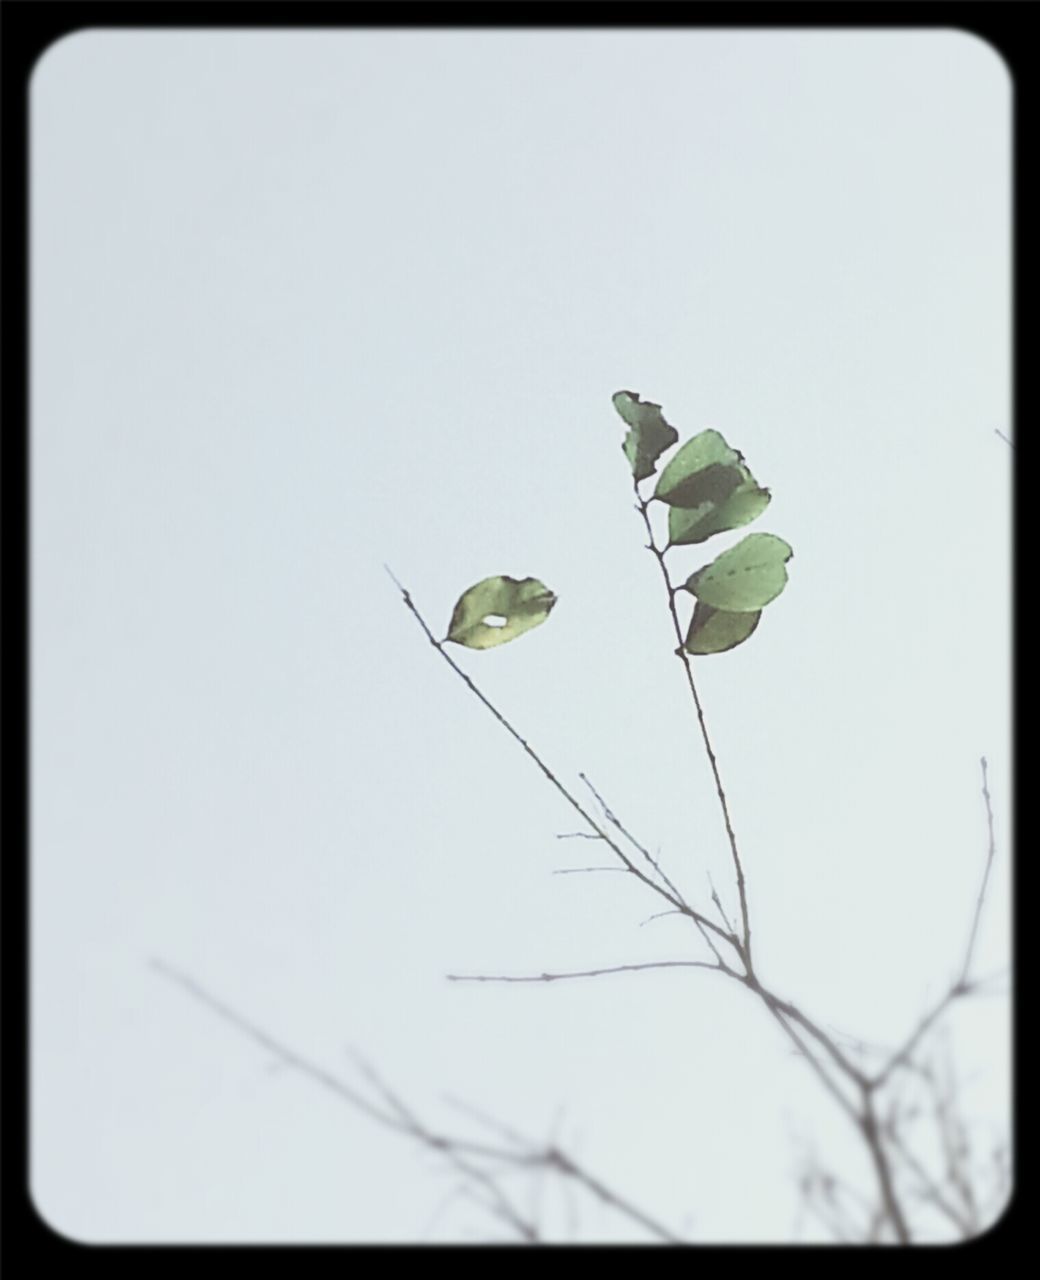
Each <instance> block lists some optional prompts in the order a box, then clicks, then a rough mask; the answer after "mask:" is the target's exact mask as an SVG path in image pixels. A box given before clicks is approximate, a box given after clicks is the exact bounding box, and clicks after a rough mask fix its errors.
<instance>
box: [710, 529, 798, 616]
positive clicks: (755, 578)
mask: <svg viewBox="0 0 1040 1280" xmlns="http://www.w3.org/2000/svg"><path fill="white" fill-rule="evenodd" d="M793 555H794V552H793V551H792V550H791V548H790V547H789V546H788V544H787V543H786V542H785V541H784V540H783V538H777V537H774V535H773V534H771V533H749V534H748V535H747V537H746V538H744V539H743V541H741V542H738V543H737V545H736V546H735V547H730V549H729V550H728V551H723V553H722V555H720V556H716V558H715V559H714V560H713V561H712V562H711V564H708V565H705V566H704V568H703V569H698V570H697V572H696V573H695V574H693V575H692V576H691V577H690V578H688V579H687V581H686V584H685V585H686V590H687V591H689V592H691V593H692V594H693V595H695V596H696V597H697V599H698V600H703V601H704V603H705V604H709V605H711V607H712V608H713V609H725V610H727V611H730V612H733V613H752V612H754V611H755V610H756V609H761V608H762V607H763V606H764V605H767V604H768V603H769V602H770V600H775V599H776V597H777V596H778V595H779V594H780V592H781V591H783V589H784V586H785V585H786V583H787V569H786V568H785V567H784V566H785V565H786V563H787V561H788V560H790V559H791V557H792V556H793Z"/></svg>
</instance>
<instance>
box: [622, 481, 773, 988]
mask: <svg viewBox="0 0 1040 1280" xmlns="http://www.w3.org/2000/svg"><path fill="white" fill-rule="evenodd" d="M634 488H635V493H636V501H637V510H638V511H639V513H640V515H641V516H642V517H643V524H644V525H645V526H646V532H647V537H648V538H649V539H650V541H649V543H648V544H647V550H648V551H651V552H653V555H654V558H655V559H656V560H657V563H658V566H659V567H660V570H661V576H662V577H663V578H664V585H665V589H666V590H667V592H668V611H669V613H670V614H671V615H672V626H673V627H674V628H675V638H676V642H677V644H678V648H677V649H676V650H675V652H676V653H677V654H678V656H679V657H680V658H681V659H682V664H683V669H684V670H685V672H686V683H687V684H688V685H689V688H690V695H691V697H692V698H693V705H694V707H695V709H696V711H697V723H698V724H699V725H700V729H701V738H702V739H703V740H704V749H705V751H707V753H708V762H709V763H710V765H711V772H712V776H713V777H714V779H715V791H716V794H717V795H718V797H719V804H720V805H721V806H722V818H723V822H724V823H725V826H726V835H727V837H728V839H729V848H730V854H731V856H732V858H733V869H734V871H735V872H736V876H737V892H738V893H739V895H740V915H741V919H742V921H743V925H744V936H743V946H742V955H743V960H744V964H745V965H746V966H747V969H748V972H749V973H750V972H751V920H750V916H749V914H748V900H747V888H746V886H745V884H744V867H743V864H742V863H741V860H740V850H739V849H738V848H737V837H736V835H735V834H734V831H733V822H732V819H731V818H730V812H729V802H728V801H727V799H726V792H725V789H724V788H723V785H722V777H721V775H720V773H719V763H718V761H717V760H716V758H715V751H714V748H713V747H712V745H711V737H710V736H709V734H708V725H707V722H706V720H705V719H704V708H703V707H702V706H701V699H700V695H699V694H698V692H697V685H696V683H695V682H694V679H693V667H692V665H691V663H690V655H689V654H688V653H687V652H686V647H685V641H684V638H683V633H682V626H681V624H680V622H679V615H678V613H677V612H676V609H675V592H676V588H675V587H673V586H672V579H671V577H670V575H669V573H668V566H667V565H666V564H665V562H664V551H663V550H661V549H660V548H659V547H658V545H657V543H656V541H655V540H654V530H653V526H652V525H651V523H650V517H649V515H647V508H648V507H649V505H650V504H649V503H648V502H646V501H644V499H643V498H642V496H641V495H640V492H639V482H638V481H636V482H635V483H634Z"/></svg>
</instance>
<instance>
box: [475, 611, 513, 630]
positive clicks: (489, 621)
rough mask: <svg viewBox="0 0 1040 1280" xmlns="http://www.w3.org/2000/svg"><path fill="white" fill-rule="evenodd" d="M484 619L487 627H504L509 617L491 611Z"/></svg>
mask: <svg viewBox="0 0 1040 1280" xmlns="http://www.w3.org/2000/svg"><path fill="white" fill-rule="evenodd" d="M482 621H483V623H484V626H485V627H504V626H505V625H506V623H507V622H508V621H509V619H508V618H503V617H502V615H501V614H500V613H489V614H488V615H487V616H486V617H485V618H484V619H483V620H482Z"/></svg>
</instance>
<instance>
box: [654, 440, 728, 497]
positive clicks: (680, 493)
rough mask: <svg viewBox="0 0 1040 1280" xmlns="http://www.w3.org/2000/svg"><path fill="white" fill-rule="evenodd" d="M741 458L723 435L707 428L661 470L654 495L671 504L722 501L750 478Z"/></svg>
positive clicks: (689, 441)
mask: <svg viewBox="0 0 1040 1280" xmlns="http://www.w3.org/2000/svg"><path fill="white" fill-rule="evenodd" d="M743 461H744V459H743V457H742V456H741V455H740V454H739V453H738V452H737V451H736V449H731V448H730V447H729V445H728V444H727V443H726V441H725V440H724V439H723V438H722V436H721V435H720V434H719V433H718V432H717V431H714V430H712V428H710V427H709V428H708V430H707V431H702V432H700V433H699V434H698V435H695V436H694V437H693V438H692V439H691V440H687V441H686V443H685V444H684V445H683V447H682V448H681V449H680V450H679V452H678V453H677V454H676V455H675V457H674V458H672V460H671V461H670V462H669V463H668V465H667V466H666V467H665V469H664V470H663V471H662V472H661V475H660V477H659V478H658V481H657V488H656V489H655V490H654V497H655V498H658V499H660V501H661V502H667V503H668V505H669V506H671V507H699V506H700V505H701V504H702V503H704V502H714V503H715V504H716V505H720V504H721V503H723V502H724V501H725V500H726V499H727V498H728V497H729V496H730V494H731V493H733V492H734V490H735V489H737V488H739V487H740V486H741V485H742V484H744V483H745V481H746V480H747V479H750V472H749V471H748V469H747V468H746V467H745V466H743V465H742V464H743Z"/></svg>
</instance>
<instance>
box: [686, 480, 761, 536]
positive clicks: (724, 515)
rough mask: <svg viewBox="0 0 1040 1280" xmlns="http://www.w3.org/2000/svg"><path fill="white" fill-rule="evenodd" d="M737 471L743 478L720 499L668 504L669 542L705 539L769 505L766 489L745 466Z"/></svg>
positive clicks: (753, 516) (736, 525)
mask: <svg viewBox="0 0 1040 1280" xmlns="http://www.w3.org/2000/svg"><path fill="white" fill-rule="evenodd" d="M740 471H741V473H742V475H743V476H744V479H743V480H742V482H741V483H740V485H739V486H738V487H737V488H736V489H734V490H733V492H732V493H731V494H730V495H729V497H728V498H724V499H723V500H722V501H721V502H712V501H711V500H710V499H708V500H707V501H705V502H702V503H701V504H700V506H697V507H669V508H668V544H669V546H672V547H680V546H685V545H687V544H689V543H692V542H706V541H707V540H708V538H710V537H711V536H712V535H713V534H716V533H725V532H726V531H727V530H729V529H739V528H740V526H741V525H742V524H750V523H751V521H752V520H757V519H758V517H759V516H760V515H761V514H762V512H763V511H765V509H766V507H768V506H769V498H770V494H769V490H768V489H762V488H760V487H759V485H758V482H757V481H756V480H755V478H754V476H752V474H751V472H750V471H748V469H747V467H745V466H743V465H741V467H740Z"/></svg>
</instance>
